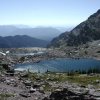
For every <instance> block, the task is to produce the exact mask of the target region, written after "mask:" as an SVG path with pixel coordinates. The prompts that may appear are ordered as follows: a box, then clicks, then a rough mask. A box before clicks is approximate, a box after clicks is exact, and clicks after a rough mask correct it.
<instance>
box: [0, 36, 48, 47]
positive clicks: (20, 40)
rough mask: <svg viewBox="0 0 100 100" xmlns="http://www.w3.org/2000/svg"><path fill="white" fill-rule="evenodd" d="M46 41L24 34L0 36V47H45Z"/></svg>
mask: <svg viewBox="0 0 100 100" xmlns="http://www.w3.org/2000/svg"><path fill="white" fill-rule="evenodd" d="M47 44H48V42H47V41H44V40H40V39H36V38H32V37H29V36H26V35H16V36H6V37H1V36H0V48H18V47H45V46H46V45H47Z"/></svg>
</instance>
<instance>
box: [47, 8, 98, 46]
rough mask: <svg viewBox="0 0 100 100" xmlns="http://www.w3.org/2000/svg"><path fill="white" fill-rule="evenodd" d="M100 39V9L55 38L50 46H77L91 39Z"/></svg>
mask: <svg viewBox="0 0 100 100" xmlns="http://www.w3.org/2000/svg"><path fill="white" fill-rule="evenodd" d="M99 39H100V9H99V10H98V11H97V12H96V13H94V14H93V15H91V16H90V17H89V18H88V19H87V20H86V21H84V22H82V23H80V24H79V25H78V26H76V27H75V28H74V29H73V30H72V31H70V32H69V33H68V32H65V33H63V34H61V35H60V36H59V37H57V38H55V39H53V40H52V41H51V44H50V45H49V46H51V47H52V46H53V47H60V46H62V45H64V46H73V45H74V46H75V45H76V46H77V45H81V44H85V43H87V42H89V41H94V40H99Z"/></svg>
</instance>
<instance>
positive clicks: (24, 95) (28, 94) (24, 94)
mask: <svg viewBox="0 0 100 100" xmlns="http://www.w3.org/2000/svg"><path fill="white" fill-rule="evenodd" d="M19 95H21V96H22V97H26V98H28V97H31V95H30V93H29V92H27V91H22V92H21V93H20V94H19Z"/></svg>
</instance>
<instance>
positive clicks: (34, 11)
mask: <svg viewBox="0 0 100 100" xmlns="http://www.w3.org/2000/svg"><path fill="white" fill-rule="evenodd" d="M98 9H100V0H0V25H19V24H20V25H21V24H22V25H30V26H75V25H77V24H79V23H81V22H82V21H84V20H86V19H87V18H88V17H89V16H90V15H91V14H93V13H95V12H96V11H97V10H98Z"/></svg>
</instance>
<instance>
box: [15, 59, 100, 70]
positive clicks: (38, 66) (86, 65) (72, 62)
mask: <svg viewBox="0 0 100 100" xmlns="http://www.w3.org/2000/svg"><path fill="white" fill-rule="evenodd" d="M95 67H96V68H98V69H100V61H99V60H95V59H68V58H59V59H53V60H45V61H40V62H39V63H24V64H17V65H16V66H15V70H28V69H29V70H30V71H33V72H46V71H47V70H48V71H51V72H68V71H71V70H74V71H75V70H88V69H90V68H95Z"/></svg>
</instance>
